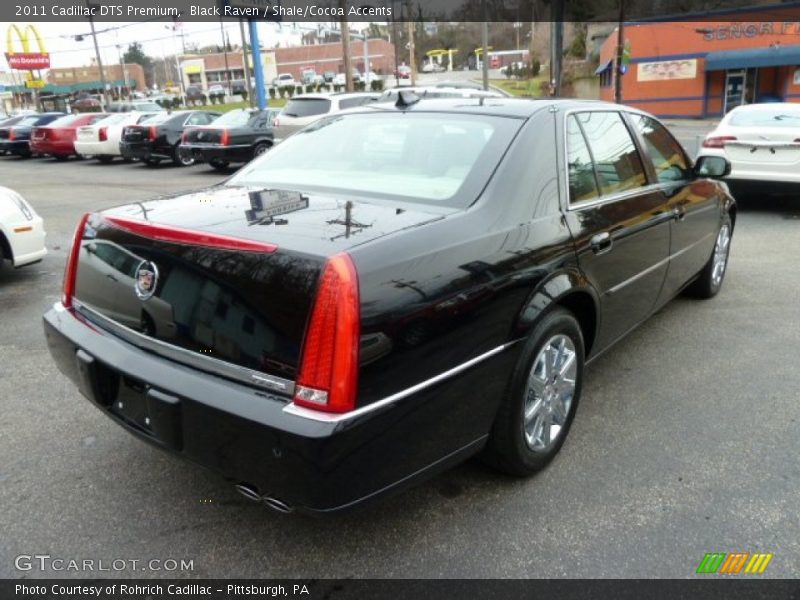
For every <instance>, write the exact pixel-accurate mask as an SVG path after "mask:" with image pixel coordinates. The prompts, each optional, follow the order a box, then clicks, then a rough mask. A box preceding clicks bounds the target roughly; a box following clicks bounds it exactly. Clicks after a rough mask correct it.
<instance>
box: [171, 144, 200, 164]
mask: <svg viewBox="0 0 800 600" xmlns="http://www.w3.org/2000/svg"><path fill="white" fill-rule="evenodd" d="M172 162H173V163H175V166H177V167H191V166H192V165H193V164H194V162H195V161H194V157H193V156H192V155H191V154H189V153H188V152H185V151H184V152H181V147H180V146H179V145H178V144H175V146H174V148H173V149H172Z"/></svg>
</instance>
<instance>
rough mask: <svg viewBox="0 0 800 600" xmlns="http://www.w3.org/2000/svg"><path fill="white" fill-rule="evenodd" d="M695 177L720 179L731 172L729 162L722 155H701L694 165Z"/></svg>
mask: <svg viewBox="0 0 800 600" xmlns="http://www.w3.org/2000/svg"><path fill="white" fill-rule="evenodd" d="M694 174H695V175H696V176H697V177H709V178H711V179H722V178H723V177H726V176H728V175H730V174H731V162H730V161H729V160H728V159H727V158H725V157H724V156H701V157H700V158H698V159H697V162H696V163H695V165H694Z"/></svg>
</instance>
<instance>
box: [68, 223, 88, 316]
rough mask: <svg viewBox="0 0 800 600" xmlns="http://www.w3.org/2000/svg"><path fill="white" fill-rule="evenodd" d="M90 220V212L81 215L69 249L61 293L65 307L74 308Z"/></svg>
mask: <svg viewBox="0 0 800 600" xmlns="http://www.w3.org/2000/svg"><path fill="white" fill-rule="evenodd" d="M88 220H89V213H86V214H85V215H83V217H81V220H80V222H79V223H78V226H77V227H76V228H75V234H74V235H73V236H72V247H71V248H70V249H69V256H68V257H67V266H66V267H64V285H63V288H62V293H61V304H63V305H64V307H65V308H72V297H73V296H74V295H75V279H76V277H77V276H78V259H79V258H80V254H81V242H82V241H83V230H84V229H85V228H86V222H87V221H88Z"/></svg>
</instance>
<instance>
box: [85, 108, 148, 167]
mask: <svg viewBox="0 0 800 600" xmlns="http://www.w3.org/2000/svg"><path fill="white" fill-rule="evenodd" d="M155 114H158V113H156V112H123V113H114V114H112V115H109V116H108V117H106V118H105V119H100V120H99V121H96V122H95V123H92V124H91V125H87V126H86V127H79V128H78V131H77V134H76V138H75V152H77V153H78V154H80V155H81V156H92V157H94V158H96V159H97V160H99V161H100V162H103V163H110V162H111V161H112V160H114V158H115V157H117V156H121V153H120V150H119V142H120V139H121V138H122V130H123V129H124V128H125V126H126V125H136V124H138V123H141V122H142V121H144V120H145V119H147V118H149V117H152V116H153V115H155Z"/></svg>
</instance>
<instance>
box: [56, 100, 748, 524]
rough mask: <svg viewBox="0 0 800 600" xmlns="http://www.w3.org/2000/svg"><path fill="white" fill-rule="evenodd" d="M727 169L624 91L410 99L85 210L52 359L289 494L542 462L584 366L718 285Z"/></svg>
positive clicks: (240, 473)
mask: <svg viewBox="0 0 800 600" xmlns="http://www.w3.org/2000/svg"><path fill="white" fill-rule="evenodd" d="M729 168H730V165H729V163H728V162H727V161H726V159H725V158H723V157H708V158H707V159H703V160H701V161H699V162H698V164H692V162H691V160H690V159H689V158H688V156H687V155H686V153H685V152H684V150H683V148H681V146H680V144H678V143H677V142H676V141H675V139H674V138H673V137H672V136H671V135H670V133H669V132H668V131H667V130H666V129H665V128H664V126H663V125H661V124H660V123H659V122H658V121H657V120H656V119H654V118H653V117H651V116H650V115H648V114H646V113H643V112H641V111H638V110H634V109H628V108H624V107H620V106H617V105H611V104H604V103H597V102H581V101H568V100H541V101H523V100H513V99H474V100H473V99H455V100H421V101H420V100H419V98H417V97H416V96H414V95H413V94H410V93H401V94H399V97H398V101H397V104H396V105H386V104H382V105H374V106H367V107H361V108H359V109H356V110H355V111H353V112H350V113H345V114H339V115H336V116H332V117H330V118H326V119H323V120H321V121H318V122H316V123H315V124H313V125H311V126H310V127H307V128H306V129H304V130H302V131H300V132H298V133H297V134H295V135H294V136H292V137H291V138H290V139H288V140H286V142H285V143H283V144H281V145H280V146H278V147H276V148H274V149H272V150H270V151H269V152H267V153H266V154H264V155H263V156H261V157H260V158H258V159H256V160H255V161H253V162H251V163H249V164H248V165H246V166H245V167H244V168H243V169H242V170H241V171H240V172H238V173H237V174H236V175H234V176H233V177H231V178H230V179H228V180H227V181H225V182H224V183H222V184H221V185H218V186H215V187H212V188H210V189H208V190H205V191H201V192H194V193H190V194H184V195H179V196H175V197H170V198H161V199H157V200H153V201H151V202H144V203H137V204H132V205H127V206H120V207H117V208H111V209H108V210H105V211H102V212H99V213H92V214H87V215H85V216H84V218H83V219H82V220H81V222H80V223H79V225H78V227H77V230H76V232H75V239H74V244H73V247H72V251H71V254H70V256H69V260H68V264H67V267H66V273H65V278H64V289H63V297H62V299H61V301H60V302H59V303H57V304H56V305H55V306H54V307H53V309H52V310H50V311H49V312H48V313H47V314H46V315H45V316H44V325H45V331H46V334H47V339H48V342H49V347H50V351H51V353H52V355H53V357H54V358H55V360H56V362H57V363H58V366H59V368H60V369H61V371H62V372H63V373H64V374H65V375H66V376H67V377H69V378H70V379H71V380H72V381H73V382H74V383H75V385H76V386H77V387H78V388H79V389H80V391H81V392H82V394H83V395H85V396H86V397H87V398H88V399H89V400H90V401H91V402H93V403H94V404H95V405H96V406H97V407H98V409H99V410H100V411H102V412H103V413H104V414H106V415H107V416H108V417H110V418H111V419H112V420H114V421H115V422H116V423H118V424H120V425H121V426H122V427H124V428H125V429H127V430H128V431H130V432H131V433H133V434H134V435H136V436H138V437H140V438H141V439H143V440H146V441H148V442H150V443H152V444H155V445H156V446H159V447H161V448H163V449H165V450H168V451H170V452H173V453H176V454H179V455H182V456H183V457H185V458H188V459H190V460H192V461H195V462H197V463H200V464H202V465H205V466H207V467H209V468H211V469H213V470H215V471H217V472H219V473H220V474H222V475H223V476H224V477H225V478H226V479H228V480H229V481H231V482H232V483H235V484H236V485H237V486H238V487H239V490H240V491H242V492H243V493H245V494H246V495H248V496H249V497H251V498H253V499H256V500H261V501H264V502H266V503H267V504H268V505H269V506H272V507H273V508H277V509H280V510H292V509H297V510H302V511H307V512H312V513H326V512H331V511H338V510H343V509H346V508H349V507H352V506H354V505H357V504H359V503H362V502H364V501H367V500H371V499H374V498H377V497H379V496H381V495H383V494H385V493H387V492H390V491H394V490H398V489H400V488H403V487H404V486H407V485H410V484H412V483H414V482H416V481H419V480H421V479H423V478H426V477H429V476H431V475H432V474H434V473H437V472H439V471H441V470H443V469H446V468H447V467H449V466H451V465H453V464H455V463H458V462H460V461H463V460H464V459H466V458H467V457H469V456H472V455H475V454H478V453H482V454H483V455H484V456H485V457H486V459H487V460H488V461H489V462H490V463H491V464H493V465H495V466H496V467H497V468H499V469H502V470H503V471H505V472H508V473H512V474H516V475H523V476H524V475H528V474H531V473H533V472H535V471H537V470H539V469H541V468H543V467H544V466H545V465H546V464H547V463H548V462H549V461H550V460H551V459H552V458H553V456H554V455H555V454H556V453H557V452H558V450H559V449H560V447H561V445H562V444H563V443H564V440H565V438H566V436H567V433H568V431H569V428H570V425H571V423H572V421H573V419H574V417H575V413H576V409H577V406H578V400H579V398H580V394H581V384H582V380H583V373H584V365H585V363H586V361H587V360H591V359H592V358H594V357H595V356H597V355H598V354H600V353H601V352H603V351H604V350H606V349H607V348H608V347H610V346H611V345H612V344H613V343H614V342H616V341H617V340H618V339H620V338H621V337H623V336H624V335H625V334H626V333H627V332H629V331H630V330H631V329H632V328H634V327H635V326H636V325H638V324H639V323H641V322H642V321H644V320H645V319H646V318H647V317H649V316H650V315H652V314H653V313H654V312H655V311H657V310H658V309H659V308H660V307H661V306H663V305H664V304H665V303H666V302H667V301H669V299H671V298H672V297H673V296H675V295H676V294H678V293H679V292H681V291H684V290H686V291H689V292H691V293H693V294H695V295H697V296H701V297H711V296H714V295H715V294H716V293H717V292H718V291H719V289H720V287H721V285H722V282H723V278H724V275H725V270H726V266H727V260H728V251H729V248H730V241H731V234H732V231H733V227H734V223H735V219H736V204H735V202H734V199H733V198H732V197H731V196H730V195H729V194H728V191H727V188H726V187H725V185H724V184H722V183H720V182H718V181H716V179H717V178H720V177H724V176H725V175H726V174H727V172H728V170H729ZM687 334H689V332H687Z"/></svg>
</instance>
